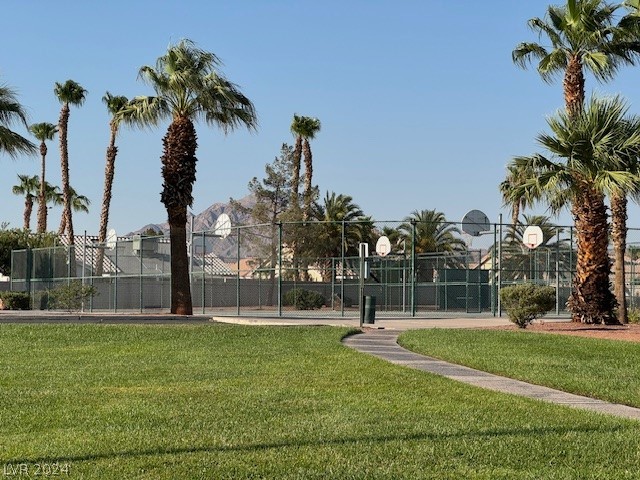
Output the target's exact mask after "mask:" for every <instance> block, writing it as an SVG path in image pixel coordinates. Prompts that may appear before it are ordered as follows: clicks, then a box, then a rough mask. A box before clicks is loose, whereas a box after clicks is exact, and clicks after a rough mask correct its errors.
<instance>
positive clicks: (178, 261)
mask: <svg viewBox="0 0 640 480" xmlns="http://www.w3.org/2000/svg"><path fill="white" fill-rule="evenodd" d="M220 65H221V62H220V60H219V59H218V57H216V56H215V55H214V54H213V53H210V52H206V51H204V50H201V49H199V48H197V47H196V45H195V44H194V43H193V42H192V41H190V40H182V41H180V42H179V43H178V44H176V45H170V46H169V48H168V50H167V53H166V54H165V55H163V56H161V57H160V58H158V60H157V61H156V65H155V67H152V66H144V67H142V68H141V69H140V73H139V76H140V77H141V78H142V79H143V80H144V81H145V82H146V83H147V84H149V85H151V87H152V88H153V89H154V90H155V92H156V96H150V97H136V98H134V99H133V100H132V101H131V102H130V103H129V106H128V107H127V108H126V109H124V111H121V112H120V113H119V114H118V115H119V116H120V117H121V118H122V119H123V120H125V121H126V122H128V123H133V124H137V125H139V126H149V125H157V124H158V122H159V121H161V120H164V119H171V124H170V125H169V128H168V130H167V133H166V135H165V137H164V139H163V145H164V153H163V155H162V158H161V160H162V177H163V180H164V182H163V191H162V193H161V201H162V203H163V204H164V205H165V208H166V209H167V214H168V220H169V235H170V238H171V313H176V314H182V315H191V314H192V312H193V307H192V301H191V291H190V286H189V285H190V283H189V263H188V259H187V235H186V222H187V207H188V206H190V205H191V204H192V203H193V195H192V192H193V184H194V182H195V179H196V161H197V159H196V149H197V137H196V130H195V127H194V121H196V120H199V119H200V120H204V121H205V122H206V123H207V124H208V125H217V126H218V127H220V128H221V129H222V130H223V132H225V133H227V132H228V131H230V130H233V129H235V128H236V127H238V126H246V127H247V128H249V129H255V128H256V126H257V118H256V112H255V108H254V106H253V104H252V103H251V101H250V100H249V99H248V98H247V97H245V96H244V95H243V94H242V93H241V92H240V90H239V89H238V87H237V86H236V85H235V84H233V83H231V82H230V81H228V80H227V79H226V78H225V77H224V76H223V75H222V74H221V73H220V72H219V70H218V68H219V67H220Z"/></svg>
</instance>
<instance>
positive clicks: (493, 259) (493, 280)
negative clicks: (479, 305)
mask: <svg viewBox="0 0 640 480" xmlns="http://www.w3.org/2000/svg"><path fill="white" fill-rule="evenodd" d="M497 236H498V227H497V225H496V224H495V223H494V224H493V253H492V254H491V313H492V315H493V316H494V317H495V316H496V279H497V278H498V276H497V272H496V253H497V245H496V239H497Z"/></svg>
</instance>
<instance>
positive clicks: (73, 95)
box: [53, 80, 87, 245]
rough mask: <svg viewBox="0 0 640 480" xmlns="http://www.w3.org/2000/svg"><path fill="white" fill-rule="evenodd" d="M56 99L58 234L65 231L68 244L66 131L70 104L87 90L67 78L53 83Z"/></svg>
mask: <svg viewBox="0 0 640 480" xmlns="http://www.w3.org/2000/svg"><path fill="white" fill-rule="evenodd" d="M53 91H54V93H55V95H56V97H57V98H58V101H59V102H60V103H61V104H62V108H61V109H60V119H59V120H58V133H59V137H58V138H59V139H60V168H61V171H62V195H63V202H64V204H63V212H62V218H61V220H60V229H59V230H58V233H59V234H60V235H62V234H64V232H65V230H66V231H67V234H68V238H69V244H70V245H73V244H74V241H75V240H74V238H73V218H72V214H71V190H70V188H71V187H70V186H69V147H68V140H67V138H68V131H69V115H70V113H71V108H70V107H71V106H72V105H73V106H76V107H79V106H81V105H82V104H83V103H84V101H85V98H86V96H87V91H86V90H85V89H84V88H82V86H81V85H80V84H79V83H77V82H74V81H73V80H67V81H66V82H64V83H58V82H56V83H55V86H54V89H53Z"/></svg>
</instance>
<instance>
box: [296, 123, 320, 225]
mask: <svg viewBox="0 0 640 480" xmlns="http://www.w3.org/2000/svg"><path fill="white" fill-rule="evenodd" d="M319 131H320V120H318V119H317V118H313V117H305V116H301V115H294V116H293V122H292V123H291V132H292V133H293V134H294V135H295V137H296V145H295V149H294V158H293V162H294V163H293V181H292V185H293V186H292V195H293V196H295V198H292V205H294V206H295V205H298V187H299V184H300V163H301V159H302V157H304V168H305V174H304V194H303V198H304V208H303V209H302V220H307V219H308V218H309V217H310V216H311V204H312V202H313V198H312V197H313V193H312V192H313V186H312V182H313V155H312V152H311V144H310V143H309V140H313V139H314V138H315V136H316V134H317V133H318V132H319Z"/></svg>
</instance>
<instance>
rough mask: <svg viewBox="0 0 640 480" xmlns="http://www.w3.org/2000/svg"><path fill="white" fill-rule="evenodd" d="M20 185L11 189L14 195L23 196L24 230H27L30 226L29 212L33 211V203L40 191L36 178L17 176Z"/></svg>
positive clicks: (38, 181)
mask: <svg viewBox="0 0 640 480" xmlns="http://www.w3.org/2000/svg"><path fill="white" fill-rule="evenodd" d="M18 179H19V180H20V183H18V184H17V185H14V186H13V188H12V191H13V194H14V195H24V214H23V218H24V226H23V227H22V228H24V229H25V230H29V228H30V227H29V226H30V224H31V212H32V211H33V201H34V199H35V198H36V194H37V193H38V190H39V189H40V180H38V176H37V175H36V176H30V175H18Z"/></svg>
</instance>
